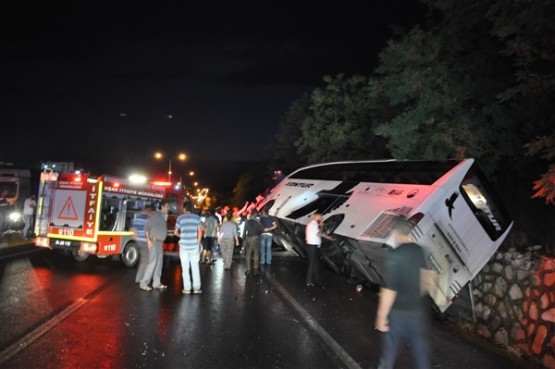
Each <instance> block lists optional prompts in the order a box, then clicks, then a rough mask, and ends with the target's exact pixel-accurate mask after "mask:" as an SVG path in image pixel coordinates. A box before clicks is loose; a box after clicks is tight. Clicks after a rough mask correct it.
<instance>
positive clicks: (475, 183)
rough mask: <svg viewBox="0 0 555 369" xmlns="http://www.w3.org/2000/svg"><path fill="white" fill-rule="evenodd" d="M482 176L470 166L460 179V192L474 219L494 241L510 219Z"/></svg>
mask: <svg viewBox="0 0 555 369" xmlns="http://www.w3.org/2000/svg"><path fill="white" fill-rule="evenodd" d="M484 178H485V177H484V176H483V174H482V173H481V172H480V170H479V169H478V168H477V167H476V166H472V168H470V170H469V171H468V173H467V174H466V176H465V178H464V180H463V181H462V184H461V187H460V192H461V193H462V195H463V197H464V199H465V201H466V202H467V204H468V206H470V209H472V212H473V213H474V215H475V216H476V219H477V220H478V221H479V222H480V224H481V225H482V227H484V230H485V231H486V232H487V234H488V235H489V237H490V238H491V240H492V241H495V240H497V239H498V238H499V237H500V236H501V235H503V233H505V231H506V230H507V228H508V227H509V225H510V224H511V222H512V220H511V218H510V217H509V215H508V213H507V211H506V210H505V208H504V207H503V206H502V205H501V202H500V201H499V199H498V197H497V196H496V194H495V192H494V191H492V190H491V188H490V187H489V184H488V182H487V181H486V180H485V179H484Z"/></svg>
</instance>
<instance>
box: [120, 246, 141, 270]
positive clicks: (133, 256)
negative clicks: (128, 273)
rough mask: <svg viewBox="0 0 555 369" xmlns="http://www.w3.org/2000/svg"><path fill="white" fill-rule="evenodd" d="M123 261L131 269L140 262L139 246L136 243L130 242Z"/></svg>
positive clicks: (122, 255) (123, 255)
mask: <svg viewBox="0 0 555 369" xmlns="http://www.w3.org/2000/svg"><path fill="white" fill-rule="evenodd" d="M121 261H122V262H123V264H124V265H125V266H127V267H129V268H132V267H134V266H135V264H137V262H138V261H139V245H137V243H136V242H129V243H128V244H127V245H126V246H125V249H124V250H123V252H122V254H121Z"/></svg>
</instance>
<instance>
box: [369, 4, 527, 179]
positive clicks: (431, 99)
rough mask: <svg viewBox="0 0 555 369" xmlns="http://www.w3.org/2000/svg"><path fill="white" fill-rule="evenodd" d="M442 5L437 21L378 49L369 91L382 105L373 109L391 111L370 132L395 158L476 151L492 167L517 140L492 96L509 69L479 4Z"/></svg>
mask: <svg viewBox="0 0 555 369" xmlns="http://www.w3.org/2000/svg"><path fill="white" fill-rule="evenodd" d="M441 3H442V4H441V9H442V11H443V13H442V14H443V16H444V17H443V18H442V19H443V20H442V21H441V22H440V23H439V24H438V25H436V26H434V27H432V28H431V29H429V30H423V29H422V28H421V27H415V28H414V29H413V30H411V31H410V32H408V33H407V34H405V35H403V36H402V37H400V38H398V39H396V40H391V41H390V42H389V43H388V45H387V46H386V48H385V49H384V50H383V51H382V52H381V53H380V65H379V67H378V68H377V69H376V74H377V76H378V77H379V78H378V79H377V80H376V82H375V83H376V84H377V85H379V87H377V88H376V89H375V91H379V93H380V94H383V95H384V97H385V99H386V101H387V104H385V105H384V104H383V103H382V104H380V105H379V106H378V108H380V107H382V108H383V107H385V108H388V109H389V110H395V111H396V112H397V114H396V115H394V116H393V117H392V118H391V119H389V120H384V121H382V122H381V123H380V124H379V126H378V127H377V129H376V133H378V134H380V135H383V136H385V137H387V138H388V147H389V148H390V150H391V152H392V154H393V156H394V157H398V158H422V159H436V160H437V159H447V158H463V157H475V158H479V159H480V158H482V159H485V160H483V165H482V166H483V167H484V168H485V169H486V170H488V171H492V170H493V169H495V168H496V166H497V164H498V163H499V161H500V160H501V159H502V158H503V157H504V156H510V155H513V153H514V148H515V145H516V142H515V140H514V135H515V133H514V131H515V128H516V126H517V122H518V121H517V120H516V119H515V117H516V115H515V107H514V106H512V105H511V104H509V103H506V104H504V106H502V105H501V103H500V101H499V99H498V98H497V97H496V96H497V95H498V94H499V93H501V92H502V91H504V90H505V89H507V88H508V87H509V84H508V82H507V78H506V77H507V75H511V74H512V67H511V64H510V61H509V60H508V59H507V58H505V57H503V56H501V55H500V50H501V45H500V43H499V42H498V41H497V40H496V39H495V38H494V37H493V36H490V35H488V32H487V29H488V24H487V23H488V22H487V21H486V20H484V17H483V15H482V14H483V12H484V7H483V6H482V7H479V6H474V7H469V6H466V7H465V5H464V3H467V2H464V1H463V2H441ZM450 14H456V17H453V18H450V17H449V15H450ZM517 146H518V145H517Z"/></svg>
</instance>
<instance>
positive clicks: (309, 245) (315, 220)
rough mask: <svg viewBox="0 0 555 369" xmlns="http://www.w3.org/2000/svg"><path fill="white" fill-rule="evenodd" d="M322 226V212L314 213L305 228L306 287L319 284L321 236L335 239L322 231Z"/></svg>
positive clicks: (331, 239)
mask: <svg viewBox="0 0 555 369" xmlns="http://www.w3.org/2000/svg"><path fill="white" fill-rule="evenodd" d="M322 228H323V222H322V214H320V213H314V215H313V216H312V219H311V220H310V222H308V224H307V225H306V228H305V236H306V252H307V254H308V271H307V273H306V286H307V287H311V286H315V285H319V284H321V280H320V265H319V260H320V247H321V246H322V237H323V238H325V239H327V240H330V241H334V240H335V238H333V237H331V236H328V235H327V234H326V233H324V232H322V231H321V229H322Z"/></svg>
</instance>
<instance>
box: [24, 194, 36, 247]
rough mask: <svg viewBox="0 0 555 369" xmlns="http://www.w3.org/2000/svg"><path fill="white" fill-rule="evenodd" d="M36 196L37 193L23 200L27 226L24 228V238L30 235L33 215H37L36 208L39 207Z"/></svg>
mask: <svg viewBox="0 0 555 369" xmlns="http://www.w3.org/2000/svg"><path fill="white" fill-rule="evenodd" d="M35 198H36V197H35V195H31V196H29V197H27V198H26V199H25V201H24V202H23V221H24V222H25V227H24V228H23V238H27V237H28V235H29V229H31V225H32V224H33V215H35V209H36V208H37V202H36V200H35Z"/></svg>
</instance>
